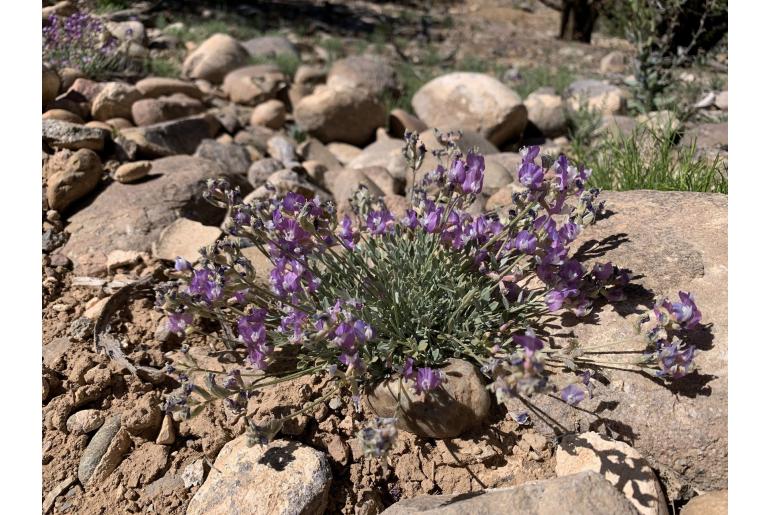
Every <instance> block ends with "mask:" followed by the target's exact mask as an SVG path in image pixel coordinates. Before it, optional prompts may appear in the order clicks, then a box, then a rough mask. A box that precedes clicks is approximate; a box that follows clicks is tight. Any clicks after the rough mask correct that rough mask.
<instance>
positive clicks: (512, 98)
mask: <svg viewBox="0 0 770 515" xmlns="http://www.w3.org/2000/svg"><path fill="white" fill-rule="evenodd" d="M412 107H413V108H414V112H415V114H417V116H418V117H419V118H420V120H423V121H424V122H425V123H426V124H428V126H429V127H437V128H439V129H443V130H445V129H462V130H469V131H476V132H480V133H481V134H482V135H483V136H484V137H485V138H486V139H488V140H489V141H490V142H492V143H493V144H495V145H501V144H503V143H505V142H507V141H509V140H512V139H516V138H518V137H519V136H520V135H521V133H522V132H523V131H524V127H525V126H526V124H527V108H526V107H525V106H524V104H523V103H522V101H521V98H520V97H519V95H518V94H517V93H516V92H515V91H513V90H511V89H509V88H508V87H506V86H505V85H504V84H503V83H502V82H500V81H499V80H497V79H495V78H493V77H490V76H488V75H484V74H483V73H470V72H454V73H449V74H447V75H442V76H440V77H437V78H435V79H433V80H432V81H430V82H428V83H427V84H425V85H424V86H422V87H421V88H420V89H419V90H418V91H417V93H415V94H414V97H413V98H412Z"/></svg>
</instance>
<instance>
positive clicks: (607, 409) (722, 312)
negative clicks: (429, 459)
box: [507, 190, 727, 500]
mask: <svg viewBox="0 0 770 515" xmlns="http://www.w3.org/2000/svg"><path fill="white" fill-rule="evenodd" d="M602 197H603V198H604V199H605V200H606V202H607V209H608V211H609V214H608V216H606V217H604V218H603V219H601V220H599V221H598V222H597V223H596V224H595V225H593V226H590V227H588V228H586V229H585V230H584V231H583V233H582V234H581V235H580V236H579V238H578V240H577V241H576V242H574V243H573V245H572V248H573V249H575V250H578V251H579V254H578V255H579V256H580V255H582V256H584V257H583V260H584V261H585V262H586V263H588V264H589V265H590V263H591V262H592V261H594V260H600V261H602V262H603V261H612V262H613V263H614V264H616V265H617V266H620V267H625V268H629V269H631V271H632V272H633V274H632V275H633V276H634V277H637V278H636V279H634V281H633V282H634V283H635V284H638V285H639V286H638V287H636V288H629V289H628V297H629V298H628V300H626V301H624V302H622V303H620V304H616V305H613V306H610V305H603V306H597V307H596V309H595V313H594V314H592V316H591V318H589V319H588V321H587V323H580V324H577V325H576V324H575V323H574V321H573V320H572V319H570V318H569V317H567V316H565V317H564V319H563V321H562V322H563V329H562V330H559V329H553V330H550V331H549V332H550V333H551V334H552V335H558V337H557V336H554V337H555V339H556V343H562V344H564V343H566V342H565V339H566V338H571V337H574V338H577V340H578V341H579V342H581V343H583V344H584V345H588V346H593V345H607V344H613V346H611V347H608V348H606V349H603V350H604V351H631V350H638V349H640V348H643V347H644V344H642V343H637V342H638V339H637V338H638V337H637V336H636V332H635V330H634V328H633V323H632V322H633V321H632V319H631V317H630V316H629V315H630V314H633V313H642V312H644V311H646V310H648V309H650V308H651V306H652V305H653V296H654V295H661V296H667V297H674V298H676V296H677V293H678V292H679V291H680V290H683V291H689V292H692V294H693V295H694V296H695V300H696V302H697V304H698V307H699V309H700V311H701V312H702V313H703V319H702V321H701V324H702V325H701V328H700V329H698V330H697V331H696V332H695V334H694V335H693V338H692V341H693V343H694V345H695V346H696V348H697V349H698V353H697V355H696V357H695V363H696V366H697V371H696V372H694V373H692V374H689V375H688V376H685V377H684V378H682V379H679V380H674V381H672V382H670V383H669V382H665V381H663V380H659V379H656V378H653V377H649V376H647V375H644V374H639V373H636V372H628V371H623V370H616V369H608V368H605V369H602V375H603V376H605V377H606V380H602V381H598V380H596V381H592V383H593V384H594V386H595V389H594V395H593V398H590V399H588V398H586V399H585V400H584V401H583V402H581V404H580V408H581V409H579V410H575V409H572V408H570V407H569V406H568V405H566V404H565V403H564V402H562V401H561V400H557V399H554V398H553V397H550V396H548V395H535V396H534V397H533V398H532V399H531V401H532V403H533V405H535V406H537V407H538V409H539V410H542V412H543V413H545V414H547V415H548V416H549V417H551V420H549V421H545V420H543V419H542V418H540V417H538V416H537V413H532V412H531V415H532V419H533V423H534V425H535V427H536V428H537V429H538V430H540V431H541V432H544V433H548V434H551V433H553V432H554V431H555V429H554V427H552V425H553V422H554V421H556V422H558V424H559V425H560V426H561V427H562V428H568V429H569V430H570V431H571V430H574V428H578V430H580V431H588V430H591V431H597V432H600V433H603V434H608V435H610V436H612V437H614V438H615V439H617V440H622V441H625V442H628V443H631V444H633V446H634V448H635V449H636V450H638V451H639V452H640V453H641V455H642V456H644V457H645V458H646V459H647V461H648V462H649V463H650V465H652V467H653V468H654V469H656V470H657V472H658V474H659V475H660V477H661V480H662V482H663V486H664V488H665V489H666V493H667V497H668V498H669V499H670V500H677V499H683V498H688V497H689V496H691V495H692V492H693V490H697V491H708V490H718V489H723V488H726V486H727V196H726V195H721V194H715V193H690V192H662V191H644V190H642V191H627V192H605V193H603V194H602ZM686 221H696V222H694V225H693V224H692V223H688V222H686ZM613 342H616V343H613ZM602 358H603V359H605V360H608V361H620V360H624V359H630V358H628V356H627V354H617V355H613V354H605V355H602ZM552 380H553V382H554V383H555V384H556V386H557V387H559V388H560V387H563V386H566V384H567V383H568V382H573V381H574V376H573V375H570V374H567V375H563V374H561V373H558V374H555V375H553V376H552ZM507 404H508V408H509V411H511V412H513V413H519V412H521V411H524V410H528V408H527V407H526V406H523V405H522V404H521V403H520V402H518V401H510V402H508V403H507ZM556 431H557V432H559V431H563V430H559V429H558V428H556Z"/></svg>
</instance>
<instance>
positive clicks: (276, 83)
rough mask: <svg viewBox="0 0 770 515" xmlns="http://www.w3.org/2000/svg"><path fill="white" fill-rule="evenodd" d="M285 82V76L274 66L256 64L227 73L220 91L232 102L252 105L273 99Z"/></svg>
mask: <svg viewBox="0 0 770 515" xmlns="http://www.w3.org/2000/svg"><path fill="white" fill-rule="evenodd" d="M286 81H287V79H286V76H285V75H284V74H283V72H281V70H279V69H278V67H277V66H275V65H274V64H256V65H253V66H244V67H243V68H238V69H237V70H233V71H231V72H230V73H228V74H227V75H226V76H225V80H224V82H223V83H222V90H223V91H224V92H225V93H226V94H227V96H228V97H229V98H230V100H232V101H233V102H237V103H239V104H249V105H254V104H259V103H262V102H265V101H266V100H270V99H271V98H275V96H276V95H277V94H278V91H280V90H281V89H282V88H283V87H284V86H285V85H286Z"/></svg>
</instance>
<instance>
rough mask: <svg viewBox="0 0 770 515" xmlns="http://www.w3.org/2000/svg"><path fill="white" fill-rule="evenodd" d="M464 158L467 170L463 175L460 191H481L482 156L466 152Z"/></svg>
mask: <svg viewBox="0 0 770 515" xmlns="http://www.w3.org/2000/svg"><path fill="white" fill-rule="evenodd" d="M466 160H467V162H468V172H467V174H466V175H465V180H463V181H462V186H461V188H462V191H463V193H476V194H478V193H481V187H482V185H483V183H484V157H483V156H481V155H480V154H475V153H473V152H468V156H467V158H466Z"/></svg>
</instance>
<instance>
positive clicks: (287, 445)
mask: <svg viewBox="0 0 770 515" xmlns="http://www.w3.org/2000/svg"><path fill="white" fill-rule="evenodd" d="M331 479H332V477H331V468H330V467H329V464H328V462H327V461H326V456H324V454H323V453H322V452H319V451H317V450H315V449H313V448H311V447H307V446H305V445H302V444H300V443H297V442H290V441H285V440H277V441H274V442H272V443H270V444H268V445H254V446H253V447H249V446H248V445H247V437H246V435H242V436H240V437H238V438H236V439H235V440H233V441H231V442H229V443H227V444H226V445H225V446H224V447H223V448H222V450H221V451H220V452H219V455H218V456H217V459H216V461H215V462H214V466H213V467H212V468H211V471H210V472H209V475H208V478H206V481H205V483H203V485H202V486H201V487H200V488H199V489H198V491H197V492H196V493H195V496H193V498H192V500H191V501H190V504H189V505H188V507H187V515H203V514H204V513H205V514H209V513H271V514H275V515H320V514H321V513H323V512H324V509H325V508H326V503H327V496H328V493H329V487H330V485H331Z"/></svg>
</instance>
